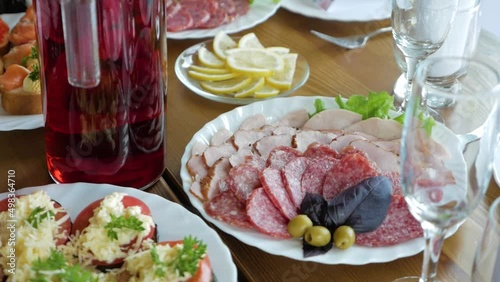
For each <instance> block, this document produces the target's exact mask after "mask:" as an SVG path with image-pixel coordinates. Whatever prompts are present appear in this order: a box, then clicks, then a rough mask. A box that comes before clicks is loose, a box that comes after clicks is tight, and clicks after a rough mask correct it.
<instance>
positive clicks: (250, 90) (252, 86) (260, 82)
mask: <svg viewBox="0 0 500 282" xmlns="http://www.w3.org/2000/svg"><path fill="white" fill-rule="evenodd" d="M265 82H266V80H265V79H264V78H263V77H259V78H254V79H253V81H251V82H250V83H249V84H248V85H247V86H246V87H245V88H243V89H241V90H239V91H238V92H236V93H234V97H235V98H246V97H249V96H252V95H253V94H254V93H255V91H257V90H259V89H260V88H262V86H264V83H265Z"/></svg>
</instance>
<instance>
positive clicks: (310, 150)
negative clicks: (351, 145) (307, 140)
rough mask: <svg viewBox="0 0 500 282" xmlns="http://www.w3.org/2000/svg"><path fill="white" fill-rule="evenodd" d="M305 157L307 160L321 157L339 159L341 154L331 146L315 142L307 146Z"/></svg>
mask: <svg viewBox="0 0 500 282" xmlns="http://www.w3.org/2000/svg"><path fill="white" fill-rule="evenodd" d="M303 155H304V157H307V158H314V157H319V156H330V157H332V158H338V155H339V153H338V152H337V151H336V150H335V149H333V148H331V147H330V146H329V145H326V144H321V143H318V142H314V143H311V144H310V145H309V146H307V149H306V150H305V151H304V154H303Z"/></svg>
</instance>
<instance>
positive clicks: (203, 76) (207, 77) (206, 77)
mask: <svg viewBox="0 0 500 282" xmlns="http://www.w3.org/2000/svg"><path fill="white" fill-rule="evenodd" d="M188 75H189V76H190V77H192V78H194V79H197V80H203V81H221V80H226V79H231V78H233V77H236V76H238V74H237V73H234V72H228V73H216V74H208V73H202V72H197V71H194V70H190V71H188Z"/></svg>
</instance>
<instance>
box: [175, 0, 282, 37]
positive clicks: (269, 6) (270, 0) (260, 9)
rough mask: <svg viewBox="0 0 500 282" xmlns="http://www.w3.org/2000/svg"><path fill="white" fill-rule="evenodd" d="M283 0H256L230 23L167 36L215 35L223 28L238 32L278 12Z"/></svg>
mask: <svg viewBox="0 0 500 282" xmlns="http://www.w3.org/2000/svg"><path fill="white" fill-rule="evenodd" d="M280 3H281V2H275V1H274V0H254V1H253V4H251V5H250V9H249V11H248V13H247V14H246V15H243V16H239V17H237V18H236V19H234V21H232V22H231V23H229V24H225V25H221V26H219V27H216V28H211V29H190V30H183V31H178V32H167V38H171V39H189V38H208V37H214V36H215V35H216V34H217V32H219V31H221V30H223V31H225V32H226V33H227V34H231V33H236V32H239V31H243V30H246V29H249V28H252V27H254V26H256V25H258V24H260V23H263V22H264V21H266V20H267V19H268V18H270V17H271V16H272V15H274V14H275V13H276V11H277V10H278V8H279V7H280Z"/></svg>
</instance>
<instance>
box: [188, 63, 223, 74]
mask: <svg viewBox="0 0 500 282" xmlns="http://www.w3.org/2000/svg"><path fill="white" fill-rule="evenodd" d="M189 69H190V70H194V71H197V72H202V73H207V74H223V73H229V72H231V71H230V70H228V69H226V68H223V69H221V68H210V67H203V66H198V65H191V66H189Z"/></svg>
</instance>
